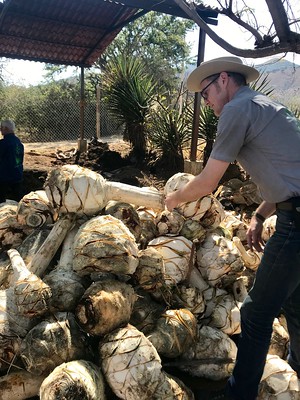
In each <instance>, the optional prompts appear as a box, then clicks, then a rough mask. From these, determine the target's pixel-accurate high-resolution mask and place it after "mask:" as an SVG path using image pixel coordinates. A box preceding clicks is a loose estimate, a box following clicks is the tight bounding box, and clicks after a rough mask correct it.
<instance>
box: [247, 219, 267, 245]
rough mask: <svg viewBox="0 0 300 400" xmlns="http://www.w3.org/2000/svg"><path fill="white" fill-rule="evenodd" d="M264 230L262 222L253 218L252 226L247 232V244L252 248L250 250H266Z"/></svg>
mask: <svg viewBox="0 0 300 400" xmlns="http://www.w3.org/2000/svg"><path fill="white" fill-rule="evenodd" d="M262 229H263V223H262V221H260V220H258V219H257V218H256V217H255V216H253V217H252V218H251V221H250V225H249V228H248V231H247V243H248V245H249V247H250V250H253V248H254V249H255V250H256V251H259V252H262V251H263V250H264V245H265V243H264V241H263V240H262V237H261V234H262Z"/></svg>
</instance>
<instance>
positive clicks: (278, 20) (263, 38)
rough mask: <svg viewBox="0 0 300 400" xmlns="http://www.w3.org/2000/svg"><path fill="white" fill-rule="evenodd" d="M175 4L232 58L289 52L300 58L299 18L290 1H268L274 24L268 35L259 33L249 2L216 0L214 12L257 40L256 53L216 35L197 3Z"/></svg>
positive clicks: (182, 0)
mask: <svg viewBox="0 0 300 400" xmlns="http://www.w3.org/2000/svg"><path fill="white" fill-rule="evenodd" d="M173 1H174V2H175V3H176V4H177V5H178V6H179V7H180V8H182V9H183V10H184V11H185V13H186V14H187V15H188V16H189V18H191V19H192V20H193V21H194V22H195V23H196V24H197V25H198V26H199V27H200V28H202V29H203V30H204V31H205V32H206V33H207V34H208V36H209V37H210V38H211V39H212V40H213V41H214V42H215V43H217V44H218V45H219V46H221V47H222V48H223V49H224V50H226V51H228V52H229V53H231V54H234V55H236V56H240V57H245V58H261V57H268V56H273V55H275V54H279V53H287V52H293V53H298V54H300V34H299V33H298V32H297V29H298V30H299V25H298V24H299V18H298V19H297V18H296V17H295V16H294V14H293V10H292V7H291V5H290V1H289V0H265V3H266V5H267V7H268V10H269V13H270V17H271V20H272V24H271V26H270V27H269V29H268V32H267V33H265V34H262V33H261V32H260V29H259V25H258V23H257V21H256V16H255V12H254V11H253V9H251V7H249V6H248V5H247V0H239V1H233V0H223V1H221V0H220V1H219V0H217V3H218V7H216V8H214V10H215V11H218V12H219V14H223V15H225V16H227V17H228V18H230V19H231V20H232V21H233V22H235V23H236V24H238V25H240V26H241V27H242V28H243V29H244V30H246V31H248V32H249V33H250V34H251V35H252V36H253V37H254V38H255V44H254V48H253V49H240V48H238V47H235V46H232V45H231V44H230V43H228V42H227V41H226V40H224V39H223V38H222V37H220V36H219V35H217V34H216V33H215V32H214V31H213V30H212V29H211V28H210V27H209V25H207V24H206V23H205V22H204V20H203V19H202V18H201V17H200V16H199V14H198V13H197V11H196V7H195V3H194V2H189V3H187V2H186V1H185V0H173ZM256 1H263V0H256ZM237 5H239V6H240V9H239V10H238V9H237V7H236V6H237ZM241 6H242V8H241ZM234 7H235V8H234ZM251 17H252V18H251Z"/></svg>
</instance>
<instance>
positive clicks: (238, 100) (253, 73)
mask: <svg viewBox="0 0 300 400" xmlns="http://www.w3.org/2000/svg"><path fill="white" fill-rule="evenodd" d="M258 77H259V72H258V71H257V70H256V69H255V68H252V67H250V66H247V65H245V64H243V62H242V60H241V59H239V58H237V57H221V58H216V59H213V60H210V61H206V62H203V63H201V64H200V66H199V67H198V68H196V69H195V70H194V71H193V72H192V73H191V74H190V76H189V78H188V81H187V86H188V89H189V90H191V91H194V92H200V94H201V96H202V98H203V99H204V102H205V104H206V105H208V106H209V107H211V108H212V109H213V111H214V113H215V115H216V116H218V117H219V121H218V127H217V136H216V140H215V143H214V147H213V150H212V152H211V155H210V158H209V160H208V162H207V164H206V166H205V168H204V169H203V171H202V172H201V173H200V174H199V175H197V176H195V177H194V179H193V180H191V181H190V182H189V183H187V184H186V185H185V186H184V187H183V188H181V189H179V190H177V191H175V192H172V193H170V194H168V195H167V196H166V199H165V204H166V207H167V208H168V210H169V211H171V210H173V209H174V208H175V207H176V206H177V205H178V204H180V203H184V202H188V201H194V200H196V199H199V198H201V197H203V196H205V195H207V194H209V193H211V192H212V191H214V189H215V188H216V187H217V186H218V183H219V181H220V179H221V177H222V176H223V174H224V172H225V171H226V169H227V167H228V165H229V163H231V162H234V161H235V160H237V161H238V162H239V163H240V164H241V166H242V167H243V168H244V169H245V170H246V171H247V172H248V173H249V174H250V176H251V177H252V179H253V181H254V182H255V183H256V184H257V186H258V189H259V190H260V194H261V197H262V199H263V202H262V203H261V204H260V205H259V207H258V208H257V210H256V212H255V213H254V215H253V216H252V218H251V221H250V224H249V229H248V232H247V242H248V245H249V247H250V248H251V249H253V248H255V249H256V250H257V251H263V256H262V259H261V263H260V266H259V268H258V270H257V273H256V279H255V282H254V285H253V287H252V288H251V290H250V291H249V293H248V296H247V297H246V299H245V301H244V303H243V305H242V307H241V310H240V312H241V334H240V336H239V340H238V353H237V359H236V363H235V367H234V370H233V373H232V375H231V376H230V378H229V380H228V383H227V386H226V389H225V390H224V391H221V392H219V393H218V392H215V393H214V394H213V393H212V394H211V395H210V397H208V398H209V399H210V400H214V399H235V400H254V399H256V397H257V394H258V385H259V383H260V380H261V377H262V373H263V370H264V366H265V361H266V356H267V353H268V348H269V344H270V339H271V334H272V324H273V321H274V318H275V317H277V316H278V315H279V313H280V312H281V311H282V310H283V311H284V314H285V317H286V320H287V326H288V331H289V336H290V342H289V346H290V348H289V355H288V362H289V364H290V365H291V367H292V368H293V369H294V370H295V371H296V373H297V375H298V377H299V378H300V122H299V120H298V119H297V118H296V117H295V116H294V115H293V114H292V113H291V112H290V111H289V110H288V109H287V108H286V107H284V106H283V105H281V104H279V103H277V102H275V101H273V100H272V99H270V98H269V97H267V96H264V95H262V94H260V93H258V92H256V91H254V90H251V89H250V88H249V87H248V83H249V82H251V81H254V80H256V79H257V78H258ZM274 212H276V214H277V224H276V231H275V233H274V234H273V236H272V237H271V238H270V239H269V240H268V242H267V243H266V245H265V246H264V243H263V241H262V238H261V234H262V227H263V222H264V220H265V218H267V217H268V216H270V215H272V214H273V213H274ZM199 398H201V399H202V398H203V397H199Z"/></svg>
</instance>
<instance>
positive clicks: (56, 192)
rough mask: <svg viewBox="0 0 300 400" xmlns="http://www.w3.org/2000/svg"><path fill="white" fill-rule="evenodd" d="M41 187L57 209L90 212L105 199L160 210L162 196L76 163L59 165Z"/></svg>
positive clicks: (64, 211) (102, 205) (103, 202)
mask: <svg viewBox="0 0 300 400" xmlns="http://www.w3.org/2000/svg"><path fill="white" fill-rule="evenodd" d="M44 188H45V191H46V193H47V196H48V198H49V200H50V202H51V204H52V206H53V207H54V209H56V210H57V211H58V212H59V213H68V212H69V213H70V212H71V213H76V214H86V215H94V214H97V213H99V211H101V210H102V209H103V208H104V207H105V205H106V204H107V202H108V201H109V200H116V201H123V202H126V203H129V204H135V205H144V206H147V207H150V208H153V209H157V210H162V209H163V208H164V206H163V196H162V195H161V194H160V193H159V192H157V191H156V190H153V189H149V188H138V187H135V186H131V185H126V184H123V183H119V182H109V181H106V180H105V179H104V178H103V177H102V176H101V175H100V174H98V173H97V172H94V171H92V170H90V169H88V168H83V167H80V166H78V165H63V166H62V167H59V168H55V169H53V170H51V171H50V173H49V174H48V177H47V180H46V182H45V187H44Z"/></svg>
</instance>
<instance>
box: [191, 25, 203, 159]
mask: <svg viewBox="0 0 300 400" xmlns="http://www.w3.org/2000/svg"><path fill="white" fill-rule="evenodd" d="M205 38H206V33H205V31H204V30H203V29H201V28H200V32H199V45H198V59H197V66H198V65H200V63H201V62H202V61H203V60H204V50H205ZM200 101H201V96H200V93H199V92H196V93H195V100H194V119H193V130H192V141H191V152H190V161H196V158H197V147H198V129H199V114H200Z"/></svg>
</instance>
